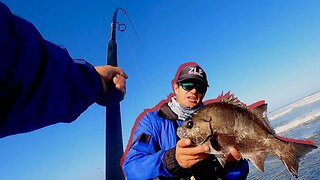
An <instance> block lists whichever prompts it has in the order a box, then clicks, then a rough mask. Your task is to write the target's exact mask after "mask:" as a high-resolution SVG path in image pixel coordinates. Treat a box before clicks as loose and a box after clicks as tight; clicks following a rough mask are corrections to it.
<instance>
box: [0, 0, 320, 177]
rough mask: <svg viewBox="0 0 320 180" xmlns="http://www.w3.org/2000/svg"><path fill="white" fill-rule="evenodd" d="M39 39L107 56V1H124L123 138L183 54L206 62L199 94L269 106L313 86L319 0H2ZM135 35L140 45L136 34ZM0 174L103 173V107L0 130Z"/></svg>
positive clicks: (98, 58)
mask: <svg viewBox="0 0 320 180" xmlns="http://www.w3.org/2000/svg"><path fill="white" fill-rule="evenodd" d="M3 2H4V3H5V4H7V5H8V6H9V8H10V9H11V10H12V11H13V12H14V13H15V14H17V15H19V16H21V17H24V18H25V19H27V20H29V21H31V22H32V23H33V24H34V25H35V26H36V27H37V28H38V30H39V31H40V32H41V34H42V35H43V36H44V38H45V39H47V40H50V41H52V42H54V43H56V44H58V45H61V46H64V47H65V48H67V49H68V51H69V53H70V55H71V56H72V57H73V58H83V59H86V60H87V61H89V62H90V63H92V64H93V65H103V64H105V63H106V47H107V41H108V37H109V28H110V21H111V16H112V13H113V11H114V10H115V9H116V8H117V7H119V6H121V7H123V8H125V9H126V10H127V12H128V14H129V16H130V17H131V20H132V22H133V23H134V26H135V28H136V30H137V33H138V37H137V36H136V35H135V33H134V31H133V30H132V28H131V26H130V24H129V21H128V20H127V19H126V18H125V16H123V15H122V14H120V13H119V14H118V20H119V21H122V22H124V23H126V24H127V28H128V29H127V31H126V32H124V33H120V32H117V43H118V64H119V66H121V67H122V68H123V69H124V70H125V72H126V73H127V74H128V75H129V79H128V81H127V95H126V98H125V100H124V101H123V102H122V103H121V112H122V126H123V129H122V131H123V139H124V145H126V144H127V141H128V138H129V134H130V131H131V127H132V125H133V124H134V121H135V119H136V117H137V116H138V115H139V114H140V113H141V112H142V111H143V110H144V109H146V108H152V107H153V106H154V105H155V104H157V103H158V102H159V101H160V100H162V99H165V98H166V97H167V95H168V94H169V93H170V92H171V91H172V88H171V80H172V79H173V77H174V75H175V71H176V70H177V68H178V66H179V65H180V64H181V63H184V62H189V61H195V62H197V63H199V64H200V65H201V66H202V67H203V68H204V69H205V71H206V72H207V75H208V79H209V84H210V88H209V89H208V92H207V95H206V99H211V98H214V97H216V96H217V95H218V94H220V93H221V92H222V91H225V92H226V91H229V90H231V92H233V93H234V94H235V95H236V96H237V97H238V98H239V99H240V100H241V101H243V102H245V103H247V104H251V103H254V102H256V101H258V100H262V99H264V100H266V102H267V103H268V104H269V111H272V110H275V109H276V108H278V107H281V106H284V105H286V104H288V103H290V102H292V101H294V100H297V99H300V98H302V97H303V96H306V95H309V94H311V93H313V92H316V91H319V90H320V83H319V80H318V79H319V77H320V70H319V67H320V60H319V59H320V50H319V45H320V43H319V42H320V36H319V34H320V21H319V19H320V11H319V7H320V1H317V0H308V1H301V0H281V1H277V0H259V1H256V0H247V1H244V0H238V1H228V0H227V1H222V0H197V1H192V0H190V1H183V0H179V1H178V0H177V1H169V0H154V1H144V0H135V1H133V0H127V1H124V0H111V1H110V0H108V1H107V0H105V1H89V0H78V1H72V0H55V1H40V0H28V1H18V0H4V1H3ZM138 39H140V40H141V42H142V47H141V46H140V44H139V40H138ZM0 161H1V162H2V163H0V169H1V173H0V179H6V180H43V179H46V180H74V179H77V180H88V179H90V180H100V179H104V174H105V169H104V168H105V113H104V108H103V107H100V106H98V105H92V106H91V107H90V108H89V109H88V110H87V111H86V112H84V113H83V114H82V115H81V116H80V117H79V118H78V119H77V120H76V121H74V122H73V123H71V124H57V125H54V126H50V127H46V128H43V129H40V130H37V131H34V132H31V133H27V134H21V135H15V136H10V137H6V138H4V139H1V140H0Z"/></svg>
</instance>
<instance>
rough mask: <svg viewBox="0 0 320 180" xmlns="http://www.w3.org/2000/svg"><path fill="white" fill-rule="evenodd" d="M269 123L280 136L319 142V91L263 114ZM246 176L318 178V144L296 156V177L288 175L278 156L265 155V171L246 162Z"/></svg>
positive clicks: (319, 173) (319, 162) (315, 179)
mask: <svg viewBox="0 0 320 180" xmlns="http://www.w3.org/2000/svg"><path fill="white" fill-rule="evenodd" d="M267 116H268V117H269V120H270V123H271V126H272V127H273V129H274V130H275V131H276V133H277V134H278V135H280V136H282V137H287V138H294V139H301V140H306V139H308V140H312V141H314V142H315V145H316V146H318V147H319V146H320V93H315V94H313V95H310V96H308V97H305V98H303V99H301V100H299V101H297V102H294V103H292V104H289V105H288V106H285V107H282V108H280V109H278V110H276V111H274V112H271V113H269V114H267ZM249 164H250V173H249V175H248V179H259V180H260V179H263V180H269V179H279V180H280V179H281V180H283V179H306V180H319V179H320V167H319V166H320V147H319V148H317V149H315V150H313V151H311V152H310V153H308V154H307V155H306V156H305V157H303V158H301V159H300V163H299V170H298V178H294V177H293V176H291V174H290V173H289V171H288V170H287V169H286V168H285V166H284V165H283V164H282V162H281V161H280V159H279V158H278V157H268V158H267V159H266V161H265V168H264V169H265V171H264V172H263V173H262V172H260V171H258V170H257V169H256V168H255V166H254V165H253V164H252V163H250V162H249Z"/></svg>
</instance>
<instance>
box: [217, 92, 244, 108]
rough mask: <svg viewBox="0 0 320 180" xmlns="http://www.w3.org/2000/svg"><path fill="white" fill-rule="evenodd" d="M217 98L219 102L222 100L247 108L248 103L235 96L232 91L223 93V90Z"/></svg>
mask: <svg viewBox="0 0 320 180" xmlns="http://www.w3.org/2000/svg"><path fill="white" fill-rule="evenodd" d="M217 99H218V101H219V102H222V103H228V104H231V105H235V106H238V107H241V108H247V105H246V104H244V103H243V102H241V101H240V100H239V99H238V98H235V97H234V94H231V93H230V91H228V92H227V93H226V94H223V92H222V93H221V95H220V96H218V98H217Z"/></svg>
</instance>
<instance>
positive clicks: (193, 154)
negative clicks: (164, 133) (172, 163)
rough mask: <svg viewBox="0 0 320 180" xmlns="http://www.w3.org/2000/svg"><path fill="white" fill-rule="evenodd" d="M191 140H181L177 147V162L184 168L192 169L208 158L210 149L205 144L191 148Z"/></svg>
mask: <svg viewBox="0 0 320 180" xmlns="http://www.w3.org/2000/svg"><path fill="white" fill-rule="evenodd" d="M190 144H191V141H190V139H180V140H179V141H178V142H177V145H176V160H177V161H178V163H179V165H180V166H181V167H183V168H190V167H191V166H192V165H194V164H195V163H197V162H199V161H201V160H203V159H205V158H207V157H208V156H209V155H208V154H206V153H205V152H207V151H209V147H208V146H207V145H205V144H203V145H199V146H190Z"/></svg>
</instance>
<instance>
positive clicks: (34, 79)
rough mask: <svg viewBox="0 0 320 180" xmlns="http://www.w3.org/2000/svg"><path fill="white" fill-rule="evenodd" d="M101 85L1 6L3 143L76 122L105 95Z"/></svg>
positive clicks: (88, 67) (84, 66) (90, 68)
mask: <svg viewBox="0 0 320 180" xmlns="http://www.w3.org/2000/svg"><path fill="white" fill-rule="evenodd" d="M100 81H101V80H100V77H99V75H98V73H97V72H96V71H95V69H94V67H93V66H92V65H90V64H89V63H87V62H85V61H83V60H79V61H76V62H75V61H73V59H72V58H71V57H70V56H69V54H68V52H67V51H66V50H65V49H63V48H61V47H58V46H56V45H55V44H52V43H51V42H49V41H46V40H45V39H43V38H42V36H41V35H40V33H39V32H38V31H37V29H36V28H35V27H34V26H33V25H32V24H31V23H30V22H28V21H26V20H24V19H22V18H20V17H17V16H15V15H13V14H12V13H11V11H10V10H9V8H8V7H7V6H6V5H5V4H3V3H2V2H0V107H1V109H0V138H2V137H5V136H8V135H13V134H17V133H23V132H29V131H32V130H35V129H39V128H41V127H45V126H48V125H51V124H55V123H59V122H67V123H69V122H72V121H73V120H75V119H76V118H77V117H78V116H79V115H80V114H81V113H82V112H83V111H84V110H86V109H87V108H88V107H89V106H90V105H91V104H93V103H94V102H95V101H96V100H97V98H99V96H100V95H101V94H102V84H101V82H100Z"/></svg>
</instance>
